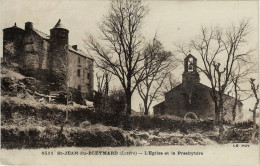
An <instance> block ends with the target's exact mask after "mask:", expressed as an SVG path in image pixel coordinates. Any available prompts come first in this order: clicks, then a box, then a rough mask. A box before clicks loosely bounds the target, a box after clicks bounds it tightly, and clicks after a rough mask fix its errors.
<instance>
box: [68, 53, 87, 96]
mask: <svg viewBox="0 0 260 166" xmlns="http://www.w3.org/2000/svg"><path fill="white" fill-rule="evenodd" d="M69 68H70V69H69V86H70V87H72V88H75V89H79V88H80V89H81V92H82V93H89V92H90V89H89V87H88V84H89V82H90V80H89V79H88V78H87V73H88V72H89V71H88V64H87V59H86V58H85V57H83V56H81V55H78V54H77V53H75V52H72V51H69ZM78 72H79V73H78ZM78 74H79V75H78ZM79 86H80V87H79Z"/></svg>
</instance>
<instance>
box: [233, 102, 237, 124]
mask: <svg viewBox="0 0 260 166" xmlns="http://www.w3.org/2000/svg"><path fill="white" fill-rule="evenodd" d="M236 108H237V99H236V100H235V104H234V105H233V108H232V119H233V121H235V120H236V115H237V113H236Z"/></svg>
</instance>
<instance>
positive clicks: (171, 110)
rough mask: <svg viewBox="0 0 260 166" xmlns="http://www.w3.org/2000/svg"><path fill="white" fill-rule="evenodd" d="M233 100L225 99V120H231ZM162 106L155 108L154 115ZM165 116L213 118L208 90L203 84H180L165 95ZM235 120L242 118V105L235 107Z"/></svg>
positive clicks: (213, 111) (213, 106)
mask: <svg viewBox="0 0 260 166" xmlns="http://www.w3.org/2000/svg"><path fill="white" fill-rule="evenodd" d="M234 102H235V99H234V98H232V97H227V99H226V102H225V104H224V109H225V110H226V111H227V115H226V116H225V119H226V120H232V107H233V105H234ZM161 107H162V106H160V105H159V106H155V107H154V111H155V113H157V112H161V110H159V109H161ZM164 108H165V109H164V112H165V114H170V115H176V116H179V117H184V116H185V114H187V113H188V112H193V113H195V114H196V115H197V116H198V118H200V119H212V120H214V118H215V105H214V102H213V100H212V98H211V96H210V93H209V88H208V87H206V86H205V85H203V84H200V83H198V84H185V83H183V84H180V85H178V86H177V87H175V88H174V89H172V90H171V91H169V92H168V93H166V94H165V102H164ZM237 114H238V115H237V120H239V119H241V118H242V104H241V103H239V105H238V106H237Z"/></svg>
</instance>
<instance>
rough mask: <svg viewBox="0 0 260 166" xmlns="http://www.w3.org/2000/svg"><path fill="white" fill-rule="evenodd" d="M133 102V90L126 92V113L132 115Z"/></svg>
mask: <svg viewBox="0 0 260 166" xmlns="http://www.w3.org/2000/svg"><path fill="white" fill-rule="evenodd" d="M131 102H132V94H131V92H128V91H127V92H126V115H128V116H130V115H131V110H132V109H131Z"/></svg>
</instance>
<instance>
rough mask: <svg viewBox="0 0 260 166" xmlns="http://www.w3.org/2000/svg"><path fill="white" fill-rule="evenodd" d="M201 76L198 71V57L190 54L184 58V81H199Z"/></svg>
mask: <svg viewBox="0 0 260 166" xmlns="http://www.w3.org/2000/svg"><path fill="white" fill-rule="evenodd" d="M199 82H200V76H199V73H198V72H197V59H196V58H195V57H194V56H193V55H191V54H189V55H188V56H187V57H186V58H185V59H184V72H183V74H182V83H199Z"/></svg>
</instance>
